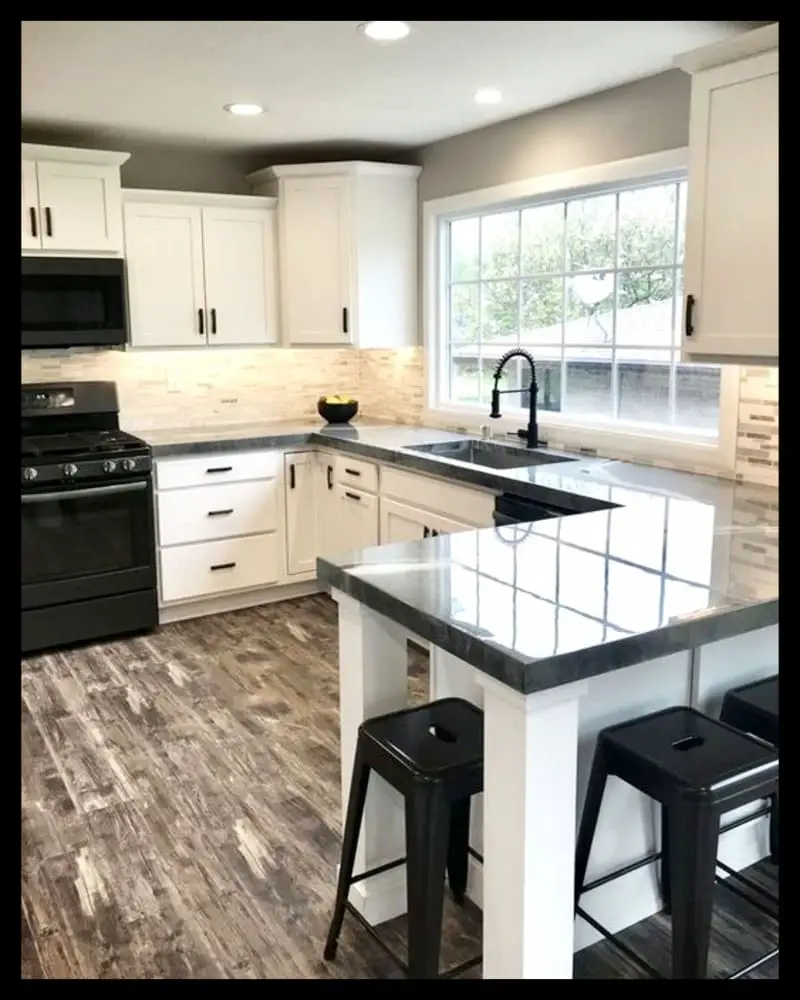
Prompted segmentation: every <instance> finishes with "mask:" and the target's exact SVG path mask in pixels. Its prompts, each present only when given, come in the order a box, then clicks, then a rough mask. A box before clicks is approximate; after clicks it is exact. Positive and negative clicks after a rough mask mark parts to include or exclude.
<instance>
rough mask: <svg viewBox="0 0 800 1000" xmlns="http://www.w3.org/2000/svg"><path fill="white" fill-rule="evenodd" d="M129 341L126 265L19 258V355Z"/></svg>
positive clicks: (87, 259)
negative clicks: (27, 352) (25, 351)
mask: <svg viewBox="0 0 800 1000" xmlns="http://www.w3.org/2000/svg"><path fill="white" fill-rule="evenodd" d="M127 339H128V309H127V304H126V299H125V261H124V260H122V259H121V258H119V257H114V258H108V259H103V258H91V257H23V258H22V348H23V350H24V349H30V348H36V347H51V348H52V347H113V346H118V345H120V344H124V343H126V341H127Z"/></svg>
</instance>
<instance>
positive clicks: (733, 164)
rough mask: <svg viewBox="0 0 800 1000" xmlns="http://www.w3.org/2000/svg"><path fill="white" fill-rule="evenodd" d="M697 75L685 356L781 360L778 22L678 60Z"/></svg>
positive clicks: (691, 150) (693, 101)
mask: <svg viewBox="0 0 800 1000" xmlns="http://www.w3.org/2000/svg"><path fill="white" fill-rule="evenodd" d="M677 64H678V66H680V67H681V68H682V69H684V70H686V71H687V72H690V73H691V74H692V98H691V118H690V130H689V184H688V205H687V216H686V252H685V274H684V290H685V302H684V309H685V312H684V326H683V341H682V356H683V360H685V361H709V362H718V363H725V362H728V363H733V362H738V361H741V362H751V363H761V364H777V362H778V27H777V25H770V26H768V27H766V28H761V29H759V30H758V31H753V32H748V33H747V34H745V35H741V36H738V37H737V38H734V39H732V40H731V41H729V42H721V43H719V44H718V45H714V46H709V47H708V48H706V49H701V50H699V51H697V52H693V53H690V54H688V55H687V56H683V57H681V58H680V59H678V60H677Z"/></svg>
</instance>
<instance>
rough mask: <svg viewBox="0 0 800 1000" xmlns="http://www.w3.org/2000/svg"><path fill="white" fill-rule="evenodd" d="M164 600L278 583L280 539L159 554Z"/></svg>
mask: <svg viewBox="0 0 800 1000" xmlns="http://www.w3.org/2000/svg"><path fill="white" fill-rule="evenodd" d="M159 559H160V562H161V599H162V600H163V602H164V603H165V604H166V603H167V602H169V601H187V600H190V599H191V598H201V597H209V596H211V595H212V594H223V593H226V592H228V591H231V590H248V589H250V588H253V587H263V586H266V585H267V584H271V583H276V582H277V580H278V579H279V578H280V576H281V572H280V563H279V550H278V536H277V534H276V533H275V532H272V533H271V534H268V535H253V536H251V537H250V538H229V539H226V540H225V541H221V542H201V543H200V544H199V545H176V546H174V547H173V548H170V549H162V550H161V551H160V552H159Z"/></svg>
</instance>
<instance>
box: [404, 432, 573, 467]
mask: <svg viewBox="0 0 800 1000" xmlns="http://www.w3.org/2000/svg"><path fill="white" fill-rule="evenodd" d="M406 450H407V451H419V452H423V453H424V454H426V455H435V456H436V457H437V458H454V459H456V460H457V461H459V462H470V463H471V464H472V465H483V466H484V467H486V468H489V469H523V468H527V467H529V466H531V465H551V464H552V463H554V462H575V461H577V459H574V458H567V457H565V456H561V455H548V454H547V452H544V451H537V450H536V449H535V448H514V447H512V446H509V445H504V444H495V443H494V442H493V441H483V440H476V439H473V438H464V439H463V440H461V441H437V442H436V443H435V444H416V445H410V446H409V447H408V448H407V449H406Z"/></svg>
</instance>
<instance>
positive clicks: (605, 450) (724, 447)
mask: <svg viewBox="0 0 800 1000" xmlns="http://www.w3.org/2000/svg"><path fill="white" fill-rule="evenodd" d="M688 163H689V151H688V149H685V148H682V149H671V150H666V151H664V152H660V153H650V154H648V155H646V156H637V157H633V158H631V159H627V160H616V161H614V162H612V163H604V164H601V165H599V166H593V167H584V168H582V169H580V170H573V171H569V172H567V173H563V174H549V175H545V176H542V177H535V178H531V179H529V180H524V181H516V182H513V183H510V184H501V185H498V186H496V187H491V188H484V189H483V190H481V191H470V192H466V193H464V194H457V195H452V196H450V197H447V198H437V199H434V200H432V201H426V202H424V203H423V206H422V226H423V230H422V319H423V345H424V351H425V360H426V364H425V370H426V379H425V411H426V412H425V420H426V422H428V423H433V424H437V423H438V424H441V423H447V424H450V425H453V424H458V425H460V426H463V427H464V428H465V429H466V430H467V431H472V432H474V431H476V430H477V429H478V427H479V426H480V425H482V424H489V423H491V426H492V429H493V430H494V431H495V433H496V434H502V433H512V434H514V433H516V431H517V430H518V429H519V428H520V427H524V426H525V425H526V423H527V414H526V412H525V411H524V410H521V409H519V408H517V409H515V410H511V409H510V408H509V410H508V415H507V416H505V415H504V416H503V417H502V418H501V419H500V420H492V421H490V420H489V413H488V406H480V405H478V404H471V403H453V402H450V401H449V400H443V399H441V398H440V397H439V387H440V386H441V385H442V378H441V376H442V372H443V366H445V365H446V364H447V329H446V322H447V311H446V303H445V296H444V294H443V293H444V291H445V280H444V279H445V275H444V272H443V269H442V264H443V262H444V261H445V260H446V256H447V255H446V237H445V231H444V226H443V225H442V223H444V222H448V221H450V220H452V219H457V218H459V217H464V216H466V217H470V216H474V215H479V214H481V213H485V212H490V211H495V210H496V211H500V210H502V209H503V208H511V207H519V205H520V204H523V203H524V204H525V206H526V207H527V206H528V205H530V204H535V203H536V202H537V201H542V202H552V201H554V200H558V199H560V198H564V199H568V198H575V197H579V196H581V195H587V194H592V193H593V192H594V191H601V190H603V189H604V188H608V187H612V186H614V185H623V184H626V183H630V182H633V183H636V182H639V181H645V182H647V181H652V182H653V183H654V184H657V183H658V182H659V181H660V180H663V181H664V182H665V183H666V182H669V181H671V180H675V177H676V173H677V172H679V171H685V170H686V169H687V167H688ZM739 378H740V373H739V367H738V366H737V365H723V366H722V369H721V379H720V405H719V434H718V436H717V438H716V439H713V440H709V439H708V438H707V437H701V436H700V435H693V434H692V433H691V432H687V431H685V430H684V429H681V428H676V427H664V428H661V427H656V426H652V427H645V426H642V425H637V424H634V423H625V422H624V421H614V423H613V424H606V425H605V426H598V425H597V424H587V423H581V421H580V419H577V420H576V419H575V418H571V417H569V416H568V415H565V414H561V413H552V412H549V411H544V410H540V411H539V415H538V421H539V434H540V437H541V438H542V439H543V440H546V441H548V442H556V443H558V444H559V445H561V446H563V447H566V448H591V449H596V450H597V452H598V453H599V454H613V455H614V456H619V457H631V458H636V457H638V458H641V457H643V456H647V457H648V458H649V459H651V460H654V461H658V460H661V461H666V462H668V463H671V464H675V465H679V466H684V467H688V468H691V467H699V468H701V469H703V470H709V471H715V472H718V473H720V474H724V475H731V474H733V472H734V469H735V464H736V427H737V420H738V408H739Z"/></svg>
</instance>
